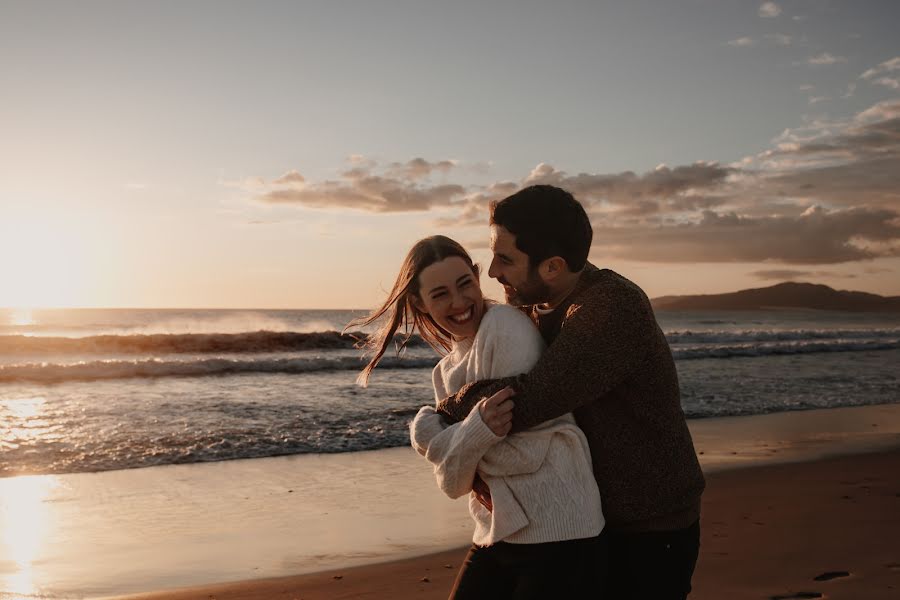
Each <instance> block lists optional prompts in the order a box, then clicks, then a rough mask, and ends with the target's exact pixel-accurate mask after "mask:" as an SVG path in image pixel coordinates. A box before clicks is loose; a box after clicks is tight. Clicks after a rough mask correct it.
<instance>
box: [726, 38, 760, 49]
mask: <svg viewBox="0 0 900 600" xmlns="http://www.w3.org/2000/svg"><path fill="white" fill-rule="evenodd" d="M728 45H729V46H734V47H735V48H749V47H750V46H755V45H756V40H754V39H753V38H751V37H742V38H737V39H736V40H729V41H728Z"/></svg>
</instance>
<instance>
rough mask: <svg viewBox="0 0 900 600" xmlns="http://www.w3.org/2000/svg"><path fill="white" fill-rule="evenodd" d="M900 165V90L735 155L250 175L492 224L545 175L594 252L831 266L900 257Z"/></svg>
mask: <svg viewBox="0 0 900 600" xmlns="http://www.w3.org/2000/svg"><path fill="white" fill-rule="evenodd" d="M445 162H446V163H449V164H442V163H445ZM897 164H900V99H897V100H890V101H884V102H880V103H878V104H875V105H873V106H871V107H869V108H868V109H866V110H864V111H862V112H860V113H859V114H857V115H856V116H854V117H852V118H848V119H844V120H841V121H828V122H825V121H815V120H813V121H810V122H808V123H807V124H805V125H804V126H803V127H801V128H797V129H792V130H790V129H789V130H786V131H785V132H784V133H783V134H782V135H780V136H779V137H778V138H777V139H776V140H774V141H773V146H772V147H771V148H770V149H769V150H766V151H765V152H761V153H759V154H757V155H754V156H750V157H747V158H745V159H744V160H742V161H738V162H737V163H735V164H732V165H723V164H719V163H716V162H697V163H693V164H688V165H676V166H668V165H660V166H658V167H657V168H655V169H652V170H650V171H647V172H643V173H637V172H633V171H623V172H616V173H604V172H597V171H593V172H592V171H586V172H578V173H573V172H568V171H566V170H565V169H563V168H561V167H559V166H556V165H552V164H549V163H540V164H538V165H536V166H535V167H534V168H533V169H532V170H531V171H530V172H529V173H524V174H523V176H522V177H521V179H518V180H514V181H510V180H507V181H495V182H493V183H490V184H487V185H475V184H467V185H463V184H462V183H461V182H460V181H459V180H460V179H462V178H463V175H464V174H465V173H466V172H467V168H462V167H460V165H457V164H456V163H453V162H451V161H428V160H425V159H422V160H421V162H420V161H418V160H416V159H414V160H413V161H408V162H405V163H397V162H394V163H387V164H385V165H383V166H380V165H378V164H374V163H373V162H372V161H368V160H366V161H361V160H360V161H354V162H351V163H350V165H349V167H348V168H347V169H346V170H345V171H344V172H343V173H341V175H340V177H338V178H336V179H334V180H325V181H310V180H309V178H304V177H303V176H302V175H300V173H299V172H297V171H289V172H288V173H286V174H284V175H282V176H281V177H279V178H277V179H275V180H272V181H263V180H260V179H259V178H251V179H246V180H243V182H241V183H242V187H244V189H247V190H248V192H249V193H250V194H249V195H251V196H252V197H253V198H255V199H256V200H258V201H261V202H264V203H269V204H272V203H277V204H287V205H296V206H307V207H324V208H337V209H353V210H359V211H368V212H374V213H396V212H425V211H427V212H428V214H429V215H430V216H431V218H432V221H433V223H435V224H437V225H438V226H440V227H446V228H449V229H454V228H466V227H472V226H478V227H483V226H485V225H486V223H487V216H488V206H489V205H490V203H491V202H492V201H495V200H500V199H502V198H504V197H506V196H509V195H510V194H512V193H514V192H516V191H517V190H519V189H521V188H522V187H524V186H527V185H532V184H539V183H542V184H544V183H545V184H552V185H557V186H560V187H563V188H565V189H568V190H569V191H571V192H572V193H573V194H574V195H575V197H576V198H578V200H579V201H581V202H582V203H583V204H584V206H585V208H586V209H587V211H588V214H589V215H590V217H591V220H592V222H593V224H594V230H595V241H596V242H595V250H596V251H597V252H600V253H603V254H604V255H605V256H608V257H614V258H619V259H629V260H640V261H651V262H659V263H685V262H768V263H773V264H784V265H827V264H839V263H847V262H854V261H865V260H870V259H874V258H879V257H885V256H898V255H900V191H898V190H900V169H897ZM463 237H465V233H464V232H463ZM776 268H777V267H775V266H773V267H772V269H770V270H774V269H776ZM803 271H804V272H806V271H808V270H803Z"/></svg>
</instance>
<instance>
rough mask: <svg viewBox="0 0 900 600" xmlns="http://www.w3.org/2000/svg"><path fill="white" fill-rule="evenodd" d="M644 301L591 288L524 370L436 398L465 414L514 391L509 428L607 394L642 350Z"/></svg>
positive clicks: (446, 408) (458, 415) (622, 291)
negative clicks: (531, 365) (532, 364)
mask: <svg viewBox="0 0 900 600" xmlns="http://www.w3.org/2000/svg"><path fill="white" fill-rule="evenodd" d="M649 310H650V309H649V307H648V306H646V301H645V300H644V299H643V297H642V295H641V294H640V292H638V291H636V290H631V289H628V288H622V287H616V288H615V289H614V290H609V289H591V290H590V291H589V295H588V296H587V297H586V298H585V299H584V301H583V302H581V303H579V304H573V305H572V307H571V308H570V309H569V313H568V314H567V316H566V319H565V322H564V324H563V326H562V328H561V329H560V332H559V334H558V335H557V336H556V338H555V339H554V340H553V343H552V344H550V346H549V347H548V348H547V350H546V352H544V354H543V355H542V356H541V358H540V360H538V362H537V364H536V365H535V367H534V369H532V370H531V371H530V372H529V373H527V374H526V375H521V376H518V377H506V378H503V379H492V380H486V381H477V382H474V383H473V384H469V385H467V386H465V387H463V388H462V389H460V390H459V392H457V393H456V394H455V395H453V396H450V397H448V398H445V399H443V400H442V401H441V402H439V403H438V410H439V411H440V412H441V413H443V414H446V415H447V416H448V418H449V419H450V420H451V421H452V420H459V419H464V418H465V417H466V415H467V414H468V413H469V411H470V410H471V409H472V407H474V406H475V405H476V404H477V403H478V402H479V401H480V400H481V399H482V398H485V397H487V396H490V395H492V394H494V393H496V392H498V391H499V390H501V389H503V388H504V387H507V386H512V387H513V388H514V389H515V390H516V395H515V396H514V398H513V400H514V402H515V409H514V410H513V431H520V430H523V429H527V428H529V427H532V426H534V425H537V424H538V423H542V422H544V421H547V420H549V419H553V418H556V417H559V416H561V415H563V414H565V413H569V412H572V411H573V410H575V409H577V408H579V407H581V406H584V405H585V404H587V403H589V402H593V401H595V400H597V399H598V398H601V397H602V396H604V395H606V394H607V393H609V392H610V391H612V390H613V389H615V388H616V387H618V386H619V385H620V384H621V383H622V382H623V381H625V380H626V379H627V378H628V377H630V376H631V375H632V374H633V373H634V370H635V369H637V368H639V366H640V365H641V364H642V362H643V358H644V357H645V355H646V352H647V340H648V335H649V333H648V332H647V329H646V327H647V325H646V324H647V323H648V322H652V318H650V319H649V321H648V316H647V311H649Z"/></svg>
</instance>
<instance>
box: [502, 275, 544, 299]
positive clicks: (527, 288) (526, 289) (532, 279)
mask: <svg viewBox="0 0 900 600" xmlns="http://www.w3.org/2000/svg"><path fill="white" fill-rule="evenodd" d="M500 283H503V284H504V285H508V284H506V283H505V282H504V281H500ZM503 292H504V294H505V295H506V303H507V304H511V305H513V306H531V305H532V304H542V303H544V302H548V301H549V300H550V286H548V285H547V284H546V283H544V280H543V279H541V276H540V275H538V271H537V269H529V270H528V278H527V279H526V280H525V282H524V283H522V284H521V285H519V286H518V287H516V288H515V291H513V292H512V294H510V292H509V291H507V289H506V288H503Z"/></svg>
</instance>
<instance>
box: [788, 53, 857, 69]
mask: <svg viewBox="0 0 900 600" xmlns="http://www.w3.org/2000/svg"><path fill="white" fill-rule="evenodd" d="M845 62H847V58H846V57H844V56H834V55H832V54H829V53H828V52H822V53H821V54H817V55H816V56H811V57H809V58H808V59H806V62H805V63H795V64H807V65H812V66H816V67H820V66H828V65H836V64H838V63H845Z"/></svg>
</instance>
